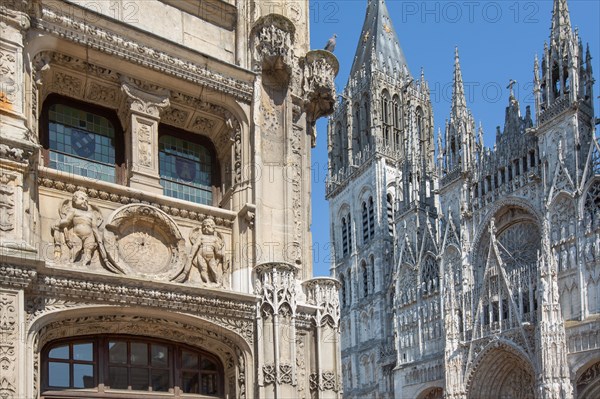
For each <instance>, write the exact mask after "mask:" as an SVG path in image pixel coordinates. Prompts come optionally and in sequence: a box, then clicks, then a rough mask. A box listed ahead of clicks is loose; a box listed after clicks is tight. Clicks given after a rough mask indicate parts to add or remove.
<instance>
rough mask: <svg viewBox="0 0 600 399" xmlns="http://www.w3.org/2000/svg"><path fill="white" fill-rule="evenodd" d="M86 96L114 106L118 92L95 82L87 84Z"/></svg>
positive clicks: (91, 99)
mask: <svg viewBox="0 0 600 399" xmlns="http://www.w3.org/2000/svg"><path fill="white" fill-rule="evenodd" d="M86 98H87V99H88V100H90V101H94V102H96V103H101V104H104V105H109V106H113V107H116V105H117V102H118V98H119V94H118V92H117V90H116V89H114V88H112V87H108V86H104V85H100V84H98V83H95V82H91V83H90V84H89V89H88V92H87V96H86Z"/></svg>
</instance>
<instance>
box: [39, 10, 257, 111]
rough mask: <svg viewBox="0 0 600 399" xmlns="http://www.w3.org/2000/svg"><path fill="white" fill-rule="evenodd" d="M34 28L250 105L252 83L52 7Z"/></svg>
mask: <svg viewBox="0 0 600 399" xmlns="http://www.w3.org/2000/svg"><path fill="white" fill-rule="evenodd" d="M35 27H37V28H39V29H42V30H44V31H46V32H50V33H52V34H55V35H60V36H63V37H68V38H69V39H70V40H72V41H75V42H77V43H80V44H82V45H91V46H93V47H94V48H95V49H97V50H99V51H102V52H105V53H108V54H111V55H114V56H117V57H119V58H122V59H125V60H128V61H131V62H134V63H136V64H141V65H143V66H145V67H148V68H151V69H154V70H156V71H159V72H163V73H168V74H170V75H173V76H176V77H179V78H181V79H184V80H187V81H189V82H193V83H196V84H199V85H200V86H204V87H208V88H211V89H214V90H216V91H218V92H221V93H226V94H230V95H232V96H234V97H235V98H237V99H239V100H241V101H243V102H245V103H250V102H251V100H252V90H253V87H252V84H251V83H249V82H246V81H242V80H240V79H235V78H232V77H229V76H226V75H223V74H221V73H218V72H215V71H214V70H212V69H210V68H206V66H205V65H199V64H195V63H193V62H190V61H186V60H183V59H181V58H178V57H174V56H172V55H170V54H167V53H165V52H163V51H159V50H157V49H154V48H152V47H149V46H146V45H144V44H141V43H140V42H139V40H136V39H130V38H128V37H125V36H122V35H119V34H117V33H115V32H112V31H109V30H107V29H104V28H101V27H99V26H97V24H93V23H91V21H85V20H81V19H78V18H75V17H74V16H73V15H69V14H66V13H61V12H59V11H58V10H56V9H55V8H53V7H50V6H46V5H44V6H42V10H41V17H40V18H39V19H36V22H35Z"/></svg>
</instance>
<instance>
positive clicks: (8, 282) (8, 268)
mask: <svg viewBox="0 0 600 399" xmlns="http://www.w3.org/2000/svg"><path fill="white" fill-rule="evenodd" d="M36 276H37V272H36V270H35V269H33V268H31V267H21V266H17V265H11V264H8V263H2V264H0V284H2V285H3V286H7V287H14V288H24V287H27V286H29V285H30V284H31V282H32V281H33V280H34V279H35V278H36Z"/></svg>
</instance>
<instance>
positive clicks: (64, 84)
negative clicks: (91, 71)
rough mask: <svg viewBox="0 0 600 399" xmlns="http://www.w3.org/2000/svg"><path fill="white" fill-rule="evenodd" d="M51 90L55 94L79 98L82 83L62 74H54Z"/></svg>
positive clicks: (71, 76) (75, 78)
mask: <svg viewBox="0 0 600 399" xmlns="http://www.w3.org/2000/svg"><path fill="white" fill-rule="evenodd" d="M52 88H53V89H54V91H56V92H57V93H61V94H64V95H67V96H70V97H75V98H78V97H81V90H82V88H83V82H82V81H81V79H79V78H77V77H75V76H73V75H70V74H67V73H63V72H57V73H56V74H54V80H53V82H52Z"/></svg>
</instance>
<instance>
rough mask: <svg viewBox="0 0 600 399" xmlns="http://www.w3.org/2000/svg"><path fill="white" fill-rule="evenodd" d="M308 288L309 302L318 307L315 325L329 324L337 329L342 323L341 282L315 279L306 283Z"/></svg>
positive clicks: (330, 279)
mask: <svg viewBox="0 0 600 399" xmlns="http://www.w3.org/2000/svg"><path fill="white" fill-rule="evenodd" d="M304 285H305V286H306V288H307V301H308V303H310V304H312V305H316V306H318V308H317V313H316V315H315V316H314V318H315V319H314V320H315V324H316V325H317V326H322V325H323V324H326V323H327V324H329V325H331V327H333V328H335V329H337V328H338V327H339V322H340V300H339V288H340V282H339V281H337V280H335V279H333V278H325V277H322V278H315V279H312V280H309V281H307V282H305V283H304Z"/></svg>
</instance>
